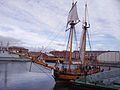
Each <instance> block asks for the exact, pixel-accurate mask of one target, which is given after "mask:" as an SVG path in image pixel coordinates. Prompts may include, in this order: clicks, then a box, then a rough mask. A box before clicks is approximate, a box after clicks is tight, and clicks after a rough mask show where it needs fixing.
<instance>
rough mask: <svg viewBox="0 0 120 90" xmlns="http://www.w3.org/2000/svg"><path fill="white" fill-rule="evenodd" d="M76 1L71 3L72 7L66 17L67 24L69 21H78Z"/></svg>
mask: <svg viewBox="0 0 120 90" xmlns="http://www.w3.org/2000/svg"><path fill="white" fill-rule="evenodd" d="M76 4H77V2H75V3H73V4H72V8H71V10H70V11H69V15H68V19H67V26H68V24H70V23H71V22H75V23H77V22H78V21H79V17H78V13H77V5H76Z"/></svg>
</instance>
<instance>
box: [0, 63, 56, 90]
mask: <svg viewBox="0 0 120 90" xmlns="http://www.w3.org/2000/svg"><path fill="white" fill-rule="evenodd" d="M30 64H31V63H30V62H11V61H2V62H1V61H0V90H52V89H53V87H54V85H55V81H54V78H53V77H52V75H51V71H50V70H49V69H46V68H44V67H42V66H40V65H37V64H35V63H33V64H32V67H31V72H29V69H30ZM46 86H47V87H46Z"/></svg>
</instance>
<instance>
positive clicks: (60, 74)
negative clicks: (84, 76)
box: [54, 70, 81, 80]
mask: <svg viewBox="0 0 120 90" xmlns="http://www.w3.org/2000/svg"><path fill="white" fill-rule="evenodd" d="M80 76H81V74H72V73H64V72H60V71H59V70H54V77H55V80H74V79H77V78H79V77H80Z"/></svg>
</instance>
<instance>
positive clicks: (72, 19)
mask: <svg viewBox="0 0 120 90" xmlns="http://www.w3.org/2000/svg"><path fill="white" fill-rule="evenodd" d="M76 4H77V2H74V0H73V2H72V8H71V10H70V12H69V15H68V20H67V27H68V25H69V26H70V28H69V29H67V30H69V32H70V33H69V40H68V43H69V42H70V43H69V45H70V46H69V47H70V58H69V70H71V64H72V47H73V44H72V43H73V35H74V32H75V25H76V24H77V23H78V22H79V21H80V20H79V18H78V13H77V6H76Z"/></svg>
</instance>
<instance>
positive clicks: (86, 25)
mask: <svg viewBox="0 0 120 90" xmlns="http://www.w3.org/2000/svg"><path fill="white" fill-rule="evenodd" d="M88 28H90V24H88V22H87V0H86V4H85V17H84V24H83V30H84V36H83V38H84V39H83V40H84V62H83V64H84V65H86V33H87V30H88Z"/></svg>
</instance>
